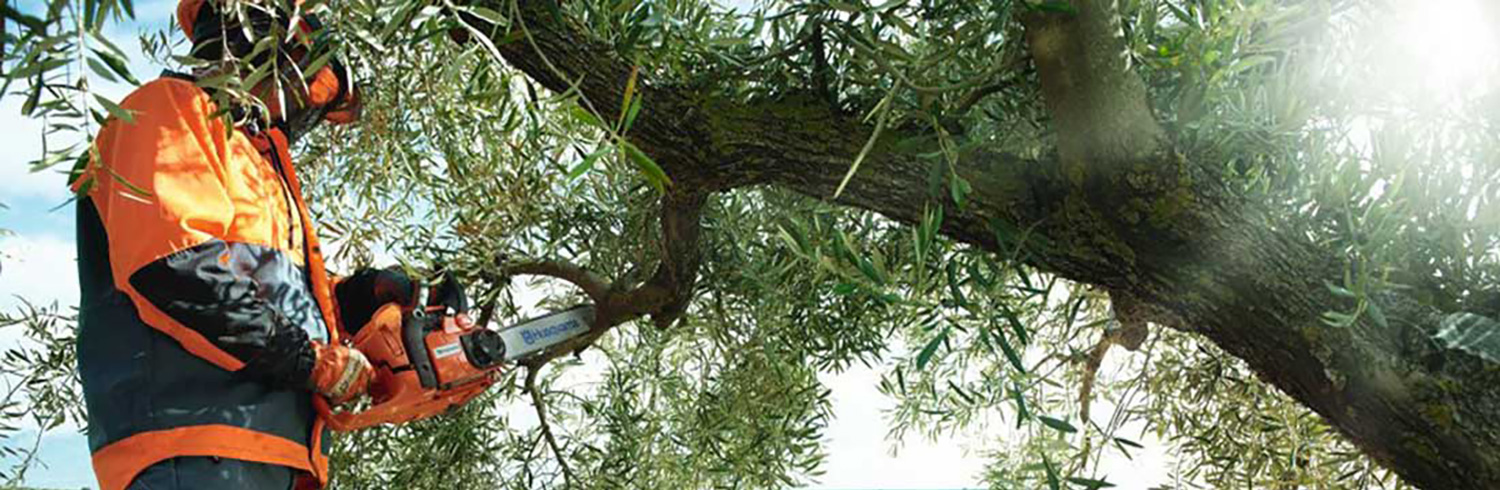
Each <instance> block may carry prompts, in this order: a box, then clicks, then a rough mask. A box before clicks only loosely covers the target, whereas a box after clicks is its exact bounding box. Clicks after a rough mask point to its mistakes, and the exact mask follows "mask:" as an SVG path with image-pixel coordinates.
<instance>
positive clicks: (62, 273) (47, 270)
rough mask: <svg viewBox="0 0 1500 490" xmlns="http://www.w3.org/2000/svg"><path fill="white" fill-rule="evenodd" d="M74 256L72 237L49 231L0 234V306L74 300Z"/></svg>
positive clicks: (76, 295)
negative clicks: (16, 234) (48, 233)
mask: <svg viewBox="0 0 1500 490" xmlns="http://www.w3.org/2000/svg"><path fill="white" fill-rule="evenodd" d="M76 256H77V254H76V252H75V248H74V244H73V241H72V240H63V239H61V238H57V237H55V236H51V235H34V236H12V237H6V238H0V308H10V307H13V306H14V305H17V304H19V301H18V300H17V299H16V296H21V297H24V298H26V299H27V300H28V301H30V302H32V303H33V304H38V305H45V304H48V303H51V302H54V301H56V302H57V303H58V304H60V305H63V306H71V305H75V304H77V303H78V272H77V271H78V268H77V262H76V260H75V257H76Z"/></svg>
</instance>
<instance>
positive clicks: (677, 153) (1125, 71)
mask: <svg viewBox="0 0 1500 490" xmlns="http://www.w3.org/2000/svg"><path fill="white" fill-rule="evenodd" d="M1072 4H1073V5H1075V6H1076V7H1077V8H1078V14H1077V15H1076V16H1069V15H1057V14H1051V15H1040V14H1039V15H1035V16H1032V17H1029V18H1027V19H1026V21H1025V24H1026V28H1027V37H1028V41H1029V43H1030V48H1031V54H1032V58H1033V61H1034V64H1035V65H1036V67H1037V70H1038V72H1039V74H1040V78H1041V82H1042V84H1043V86H1042V89H1043V93H1044V95H1045V96H1046V98H1047V105H1048V108H1049V110H1050V111H1051V113H1052V116H1053V121H1052V124H1053V125H1054V126H1055V129H1056V130H1057V132H1058V134H1059V147H1058V151H1057V153H1056V155H1055V156H1054V157H1051V158H1047V159H1043V160H1026V159H1021V158H1017V157H1014V156H1011V155H1005V154H999V153H994V152H989V151H985V150H978V151H974V152H971V153H968V154H965V155H963V156H962V158H961V160H960V161H959V163H958V165H957V167H956V168H955V169H954V170H955V171H956V172H957V173H958V174H959V175H961V176H963V177H965V178H966V179H968V180H969V181H970V182H971V183H972V184H973V188H974V192H973V194H972V195H970V196H969V198H968V203H967V204H966V205H965V206H964V207H962V208H958V207H956V206H953V205H952V203H951V201H949V200H948V199H946V198H945V197H944V191H943V190H941V189H942V188H939V190H937V191H935V190H934V189H933V187H932V186H930V185H929V178H930V177H929V176H931V175H933V174H934V173H935V172H937V173H938V175H942V173H941V172H938V171H941V170H943V169H941V168H937V169H935V168H934V166H935V165H942V163H940V162H934V161H931V160H924V159H920V158H917V157H914V156H911V155H909V154H905V153H902V152H899V151H895V150H894V149H893V148H891V143H890V142H892V141H897V140H900V139H903V138H905V137H908V136H912V135H911V134H897V133H898V132H895V131H892V132H891V134H890V135H889V136H886V137H882V138H881V140H880V141H878V142H877V147H876V148H875V150H874V151H871V152H870V155H871V156H870V157H869V158H868V159H867V160H866V161H864V162H863V164H862V166H861V168H860V170H859V174H858V175H857V176H856V177H855V178H854V179H853V180H852V181H851V183H850V184H849V186H848V188H847V189H845V191H844V193H843V194H842V195H841V196H840V197H839V198H838V199H837V201H838V202H840V203H843V204H847V205H851V206H855V207H859V208H863V209H867V210H871V211H874V212H877V213H880V214H883V215H885V216H887V217H889V218H891V219H894V220H896V221H900V222H905V223H916V222H917V221H918V220H919V219H920V215H921V213H922V212H923V208H924V206H934V205H941V206H945V207H946V209H945V216H946V217H947V218H946V219H945V220H944V223H943V229H942V232H943V233H944V234H945V235H947V236H949V237H951V238H953V239H955V240H959V241H962V242H965V243H968V244H971V245H973V246H976V247H980V248H983V249H986V250H990V251H993V252H996V253H1001V254H1013V253H1015V252H1016V250H1017V249H1018V248H1021V247H1024V249H1025V250H1026V252H1027V253H1028V255H1027V256H1026V257H1027V258H1026V259H1025V260H1026V261H1027V262H1028V263H1030V264H1031V265H1033V266H1035V267H1037V268H1038V269H1040V270H1043V271H1046V272H1050V273H1055V274H1058V275H1060V276H1062V277H1065V278H1068V279H1071V280H1074V281H1078V282H1082V283H1088V284H1094V285H1098V286H1101V287H1103V288H1106V289H1107V290H1109V291H1110V292H1111V293H1112V294H1117V295H1122V296H1128V297H1130V298H1132V299H1133V300H1134V302H1135V303H1137V304H1136V305H1135V308H1136V310H1137V311H1138V312H1140V314H1142V315H1145V316H1146V317H1148V318H1150V320H1151V321H1153V322H1155V323H1158V324H1162V325H1167V326H1170V327H1172V328H1179V329H1184V330H1188V331H1192V332H1197V333H1199V334H1201V335H1203V336H1204V337H1206V338H1207V339H1209V340H1211V341H1212V342H1214V343H1215V344H1217V345H1219V346H1220V347H1222V348H1224V349H1225V351H1227V352H1229V353H1231V354H1233V355H1234V356H1236V357H1239V358H1240V359H1243V360H1245V361H1246V362H1247V363H1248V364H1249V365H1250V367H1251V368H1252V369H1254V370H1255V371H1256V372H1257V373H1258V374H1259V375H1260V376H1261V377H1262V378H1263V379H1264V380H1265V381H1267V382H1269V383H1271V384H1273V385H1275V386H1276V387H1278V388H1279V389H1281V390H1283V391H1284V392H1286V393H1287V394H1289V395H1291V396H1292V397H1293V398H1295V399H1297V400H1298V401H1299V402H1301V403H1303V404H1304V405H1306V406H1307V407H1309V408H1311V409H1312V410H1314V411H1316V412H1317V413H1319V414H1320V415H1321V416H1323V417H1324V418H1325V419H1326V420H1327V421H1328V422H1329V423H1331V424H1332V425H1333V426H1335V427H1337V428H1338V429H1339V430H1340V431H1342V432H1343V433H1344V434H1345V435H1346V436H1347V437H1348V439H1349V440H1350V441H1352V442H1353V443H1354V444H1356V445H1357V446H1358V447H1359V448H1360V449H1361V450H1363V451H1364V452H1365V453H1366V454H1368V455H1369V456H1370V457H1372V458H1373V459H1374V460H1376V461H1378V462H1380V463H1381V464H1383V465H1385V466H1387V467H1389V468H1391V469H1393V470H1394V471H1396V472H1397V473H1398V474H1400V475H1401V476H1402V477H1403V478H1404V479H1406V481H1408V482H1411V483H1413V484H1415V485H1418V486H1420V487H1423V488H1431V489H1487V488H1500V417H1494V416H1492V414H1493V413H1494V412H1495V410H1496V409H1495V407H1500V390H1495V389H1494V388H1493V386H1495V385H1494V383H1495V381H1497V380H1500V370H1497V369H1496V368H1493V367H1489V366H1484V365H1482V364H1480V363H1479V361H1477V360H1475V359H1471V358H1467V357H1465V356H1464V355H1463V354H1458V353H1454V352H1450V351H1443V350H1441V349H1439V348H1437V347H1435V346H1434V345H1433V344H1432V343H1431V342H1430V341H1429V340H1428V338H1429V337H1430V334H1431V332H1432V331H1433V330H1435V329H1436V326H1437V322H1438V321H1439V319H1440V318H1441V315H1442V314H1443V313H1449V312H1437V311H1432V310H1429V309H1426V308H1424V307H1422V306H1420V305H1419V304H1418V303H1416V302H1414V301H1409V300H1407V299H1405V298H1403V297H1401V296H1399V295H1396V294H1385V295H1382V296H1381V297H1380V298H1378V299H1379V301H1377V304H1379V305H1381V306H1382V307H1383V311H1384V312H1385V317H1386V318H1387V319H1388V320H1387V321H1386V322H1384V323H1385V325H1383V326H1382V325H1375V324H1373V323H1372V322H1370V321H1368V320H1367V321H1364V322H1361V323H1359V324H1357V325H1355V326H1352V327H1349V328H1342V329H1340V328H1333V327H1329V326H1326V325H1324V324H1323V323H1322V322H1321V321H1320V316H1321V315H1322V313H1324V312H1326V311H1330V310H1347V309H1348V308H1349V307H1350V306H1351V305H1349V304H1346V302H1347V300H1345V299H1342V298H1339V297H1337V296H1335V295H1333V294H1331V293H1330V292H1329V291H1328V290H1327V288H1326V287H1325V283H1326V282H1332V283H1339V282H1340V281H1341V278H1342V276H1343V271H1344V268H1345V267H1347V257H1345V256H1343V255H1342V254H1340V253H1339V252H1338V251H1335V250H1329V249H1326V248H1323V247H1320V246H1319V245H1318V244H1316V243H1312V242H1311V241H1310V240H1308V239H1307V238H1306V235H1305V234H1302V233H1300V232H1299V231H1298V230H1297V229H1296V228H1295V227H1293V226H1292V225H1291V224H1290V223H1289V221H1288V220H1286V219H1284V217H1283V215H1282V211H1280V210H1278V209H1276V208H1274V207H1272V206H1270V205H1268V204H1265V203H1260V202H1256V201H1252V200H1247V199H1246V198H1244V197H1243V196H1242V195H1240V194H1238V193H1236V192H1234V191H1233V190H1232V187H1231V186H1229V185H1227V182H1226V181H1225V178H1224V176H1222V175H1220V174H1219V170H1218V169H1220V168H1221V165H1220V164H1219V162H1194V161H1188V160H1187V159H1185V158H1183V157H1182V156H1181V155H1179V154H1178V153H1176V152H1175V151H1174V150H1173V147H1172V145H1171V142H1170V138H1169V137H1168V136H1167V135H1166V134H1165V133H1164V132H1163V131H1162V130H1161V128H1160V126H1159V125H1157V124H1156V123H1155V121H1154V119H1153V117H1152V115H1151V114H1150V111H1149V109H1148V108H1147V105H1146V102H1145V101H1146V99H1145V91H1144V87H1143V85H1142V84H1141V82H1140V80H1139V78H1138V77H1137V76H1136V75H1135V74H1134V73H1132V72H1131V71H1130V69H1129V67H1128V66H1126V64H1125V62H1124V58H1123V57H1122V56H1121V54H1120V53H1121V52H1122V51H1123V48H1122V45H1121V43H1120V40H1119V39H1118V38H1117V32H1118V29H1117V28H1116V22H1117V20H1116V19H1115V16H1114V13H1113V10H1112V7H1111V2H1109V1H1106V0H1074V1H1073V2H1072ZM515 5H516V10H515V11H513V13H514V14H516V19H517V20H518V21H519V22H518V25H524V27H525V29H526V31H527V33H528V34H529V36H528V38H527V39H528V40H527V41H525V42H515V43H510V44H508V45H504V46H500V47H499V51H500V54H501V55H502V56H503V57H504V58H505V60H506V61H507V62H508V63H510V64H511V65H513V66H514V67H516V68H517V69H519V70H521V71H523V72H525V73H526V74H527V75H528V76H530V77H531V78H533V79H534V80H536V81H537V82H539V83H541V84H542V85H545V86H546V87H548V88H549V89H551V90H554V91H559V92H561V91H566V90H568V89H569V88H570V87H576V89H577V90H578V91H579V92H581V93H582V94H584V95H585V96H587V98H588V99H589V101H590V102H591V103H592V104H593V106H594V107H595V108H596V109H597V110H599V112H600V113H601V114H602V115H603V116H605V118H606V119H609V118H611V117H613V115H614V114H617V113H618V111H619V107H618V104H619V101H620V100H622V98H623V97H622V95H623V90H624V87H625V84H626V80H627V78H628V76H629V75H628V74H629V73H630V70H631V66H630V65H629V64H628V63H626V62H625V61H623V60H622V59H621V58H619V57H617V56H616V55H615V54H614V53H612V52H611V51H610V49H609V48H608V46H605V45H602V44H600V43H598V42H596V41H594V40H592V39H591V38H590V37H589V35H588V33H586V32H583V31H582V30H581V29H579V28H578V27H577V26H575V25H574V24H572V23H570V22H569V20H568V19H567V18H566V17H559V16H555V15H553V12H554V11H553V10H552V9H548V8H545V6H544V5H543V4H542V3H540V2H535V1H522V2H519V3H517V4H515ZM575 84H576V85H575ZM639 85H640V86H641V87H642V89H641V93H642V94H643V95H642V96H643V97H644V110H643V112H642V114H641V115H640V117H639V118H638V119H637V122H636V124H635V127H634V128H633V129H632V131H631V133H630V134H629V135H628V137H629V138H630V139H631V140H632V141H634V142H635V143H636V144H637V145H638V146H639V147H641V148H642V149H643V150H644V151H646V152H647V153H649V154H651V155H653V156H654V157H655V158H656V159H657V161H658V162H660V163H661V164H662V167H663V168H664V169H665V170H666V171H667V173H668V174H669V175H670V176H671V178H672V179H673V181H674V182H675V185H674V186H673V187H672V188H671V190H670V191H669V194H668V196H667V197H666V198H665V202H666V204H664V206H666V207H667V208H671V207H672V206H674V204H673V203H682V202H694V200H697V202H701V199H703V196H705V195H707V194H709V193H712V192H715V191H722V190H726V189H730V188H736V187H744V186H753V185H773V186H779V187H783V188H786V189H790V190H793V191H795V192H798V193H801V194H804V195H807V196H809V197H812V198H817V199H824V200H829V199H831V196H832V195H833V194H834V189H835V188H836V187H837V186H838V183H839V180H840V178H841V177H842V176H843V174H844V172H845V171H847V170H848V168H849V165H850V163H851V162H852V160H853V158H854V156H855V155H856V154H858V153H859V150H860V148H861V146H862V145H863V144H864V143H865V141H867V139H868V138H869V137H870V134H871V131H872V128H871V127H869V126H867V125H865V124H861V123H860V121H859V120H858V119H856V118H854V117H851V116H849V115H847V114H842V113H840V112H838V111H837V110H835V109H833V108H830V107H829V106H828V105H827V103H826V99H824V98H822V97H819V96H817V95H816V94H806V95H804V96H797V95H790V96H786V97H783V98H781V99H778V100H766V101H756V102H752V103H750V104H748V105H737V104H735V103H732V102H729V101H722V100H716V99H714V98H712V97H704V96H701V94H697V93H694V92H692V91H690V90H688V89H674V88H670V87H658V86H655V85H654V84H653V83H652V82H651V80H650V79H649V77H643V79H642V81H641V82H640V84H639ZM672 219H675V220H678V221H673V222H670V223H665V224H664V227H667V228H668V229H669V230H670V229H673V228H680V229H682V230H684V231H687V232H690V233H692V234H693V235H696V226H695V225H694V226H686V223H685V222H684V221H683V220H696V219H697V216H696V214H693V215H686V214H679V215H677V216H676V217H674V218H672ZM997 224H998V226H997ZM997 227H998V228H1000V229H1010V230H1027V231H1028V232H1027V233H1026V234H1025V236H1026V238H1025V240H1020V239H1018V238H1016V237H1015V236H1003V235H997V233H996V230H997ZM668 233H671V232H670V231H669V232H668ZM683 243H694V241H685V242H683ZM681 248H682V247H681V246H679V247H678V249H674V250H670V251H669V253H672V254H686V257H687V260H685V261H673V262H671V263H672V264H674V265H671V266H664V268H659V269H658V271H657V275H656V276H655V277H654V278H653V280H652V281H651V283H652V284H658V285H669V286H670V287H668V288H667V289H666V291H670V292H671V293H670V294H669V296H670V298H665V297H663V298H657V297H655V296H653V297H652V298H653V302H652V303H651V305H653V307H654V308H655V309H652V310H650V311H632V313H636V314H642V313H647V312H651V313H659V314H664V315H666V316H667V317H668V318H675V316H676V315H679V314H681V312H682V311H683V310H684V309H685V307H686V305H687V302H688V301H689V300H690V298H691V283H692V280H693V277H695V275H696V263H697V255H696V251H694V250H690V249H681ZM688 248H691V247H690V246H689V247H688ZM683 286H686V288H685V289H684V288H683ZM663 294H665V293H663Z"/></svg>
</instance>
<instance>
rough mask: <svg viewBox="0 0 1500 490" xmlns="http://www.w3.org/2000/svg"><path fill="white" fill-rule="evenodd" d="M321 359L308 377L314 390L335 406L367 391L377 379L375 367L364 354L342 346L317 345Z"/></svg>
mask: <svg viewBox="0 0 1500 490" xmlns="http://www.w3.org/2000/svg"><path fill="white" fill-rule="evenodd" d="M314 349H315V350H316V351H317V361H316V362H315V363H314V364H313V371H312V376H311V377H309V378H308V381H309V382H310V384H312V389H313V391H316V392H318V394H321V395H323V396H324V397H325V398H328V401H329V402H331V403H333V404H334V405H338V404H340V403H344V402H346V401H349V400H351V399H353V398H354V397H356V396H359V395H360V394H363V393H364V392H365V391H366V390H368V389H369V388H370V380H372V379H374V378H375V368H374V367H372V366H371V365H370V360H369V359H366V358H365V355H364V354H361V353H360V352H359V351H357V350H354V349H352V348H349V347H345V346H342V345H324V344H314Z"/></svg>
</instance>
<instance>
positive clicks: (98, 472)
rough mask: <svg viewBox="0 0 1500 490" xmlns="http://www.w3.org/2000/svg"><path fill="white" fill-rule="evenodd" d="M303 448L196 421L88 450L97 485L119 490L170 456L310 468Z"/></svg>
mask: <svg viewBox="0 0 1500 490" xmlns="http://www.w3.org/2000/svg"><path fill="white" fill-rule="evenodd" d="M308 451H309V448H307V447H304V446H303V445H301V444H298V443H296V442H293V441H290V440H286V439H282V438H280V437H276V436H273V435H270V434H265V433H261V432H256V431H253V430H249V429H242V428H239V427H234V426H228V425H196V426H191V427H181V428H176V429H168V430H158V431H151V432H142V433H139V434H136V435H133V436H130V437H127V438H125V439H121V440H119V441H117V442H115V443H114V444H110V445H109V446H105V447H104V448H101V449H99V450H98V451H95V452H94V456H93V463H94V475H95V477H97V478H98V479H99V490H123V489H124V488H125V487H126V486H128V485H130V481H131V480H133V479H135V476H136V475H137V474H139V473H140V472H141V470H144V469H146V467H147V466H151V465H152V464H155V463H156V462H158V461H162V460H165V459H167V458H171V457H175V456H218V457H222V458H234V459H243V460H245V461H255V462H257V463H269V464H276V465H281V466H288V467H291V468H296V469H299V470H302V471H313V467H312V465H311V464H309V461H308ZM322 471H323V472H324V473H326V472H327V470H326V469H325V470H322ZM313 472H314V473H317V472H315V471H313Z"/></svg>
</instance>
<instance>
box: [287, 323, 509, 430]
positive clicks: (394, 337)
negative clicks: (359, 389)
mask: <svg viewBox="0 0 1500 490" xmlns="http://www.w3.org/2000/svg"><path fill="white" fill-rule="evenodd" d="M353 344H354V348H355V349H358V350H359V351H360V352H362V353H364V355H365V357H366V358H368V359H369V360H370V364H371V365H373V366H374V368H375V377H374V379H373V380H371V382H370V391H369V394H370V397H371V398H372V400H371V405H370V407H369V408H367V409H365V410H363V411H358V412H337V411H334V410H332V409H331V408H330V407H328V405H327V402H326V401H324V400H323V399H322V397H315V398H316V400H317V405H318V409H319V411H320V412H322V413H323V414H324V415H325V418H326V419H327V421H328V425H329V427H330V428H332V429H334V430H338V431H351V430H356V429H362V428H365V427H370V426H374V425H379V424H386V423H391V424H396V423H402V422H409V421H412V420H418V419H424V418H428V417H431V416H434V415H437V414H440V413H443V412H445V411H447V410H448V409H450V408H453V407H456V406H459V405H463V404H464V403H466V402H468V401H469V400H471V399H473V398H474V397H476V396H479V394H480V393H483V392H484V390H485V389H486V388H489V386H490V385H492V384H494V383H495V381H496V380H498V379H499V375H500V368H501V361H502V360H503V359H502V358H503V347H500V350H499V351H497V350H496V349H495V346H497V345H500V343H499V339H498V337H497V336H495V333H494V332H492V331H489V330H486V329H484V328H482V327H480V326H477V325H474V324H472V323H470V322H469V321H468V319H467V317H466V316H464V315H463V314H462V313H458V314H453V315H449V314H446V313H445V309H444V308H442V307H429V308H428V309H427V311H424V312H420V313H407V312H403V311H402V310H401V308H400V307H398V306H397V305H395V304H388V305H386V306H384V307H382V308H380V309H379V310H377V311H376V312H375V315H374V316H373V317H372V318H371V319H370V323H369V324H368V325H366V326H365V327H364V328H362V329H360V330H359V332H358V333H356V334H355V335H354V339H353Z"/></svg>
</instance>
